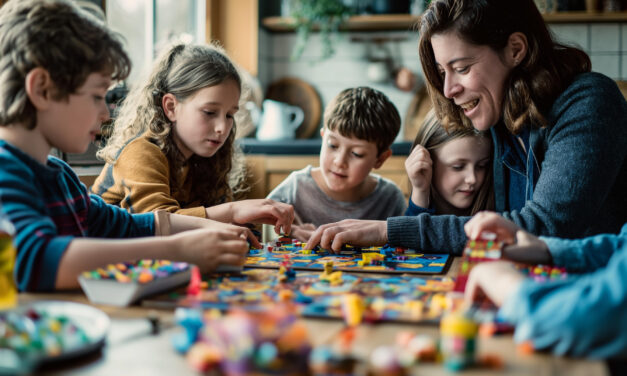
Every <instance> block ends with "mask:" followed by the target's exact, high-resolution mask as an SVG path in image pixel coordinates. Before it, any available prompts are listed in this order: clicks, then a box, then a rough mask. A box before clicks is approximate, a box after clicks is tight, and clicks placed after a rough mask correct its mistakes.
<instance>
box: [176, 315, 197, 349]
mask: <svg viewBox="0 0 627 376" xmlns="http://www.w3.org/2000/svg"><path fill="white" fill-rule="evenodd" d="M174 318H175V320H176V322H177V324H179V325H181V326H182V327H183V329H184V330H185V332H183V333H178V334H177V335H175V336H174V337H173V338H172V345H173V346H174V349H176V351H178V352H180V353H183V354H184V353H186V352H187V351H188V350H189V349H190V347H192V345H193V344H194V342H196V340H197V339H198V334H199V332H200V329H202V327H203V321H202V312H201V311H200V310H198V309H191V308H177V309H176V311H174Z"/></svg>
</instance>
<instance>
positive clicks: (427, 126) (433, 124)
mask: <svg viewBox="0 0 627 376" xmlns="http://www.w3.org/2000/svg"><path fill="white" fill-rule="evenodd" d="M464 137H476V138H478V139H480V140H481V141H482V142H487V143H489V144H490V145H492V138H491V136H490V133H489V132H480V131H477V130H476V129H474V128H472V127H471V128H470V129H468V128H462V129H454V130H450V131H447V130H446V129H444V127H442V125H441V124H440V122H439V121H438V118H437V117H436V115H435V111H434V110H433V109H431V110H429V112H428V113H427V115H426V116H425V120H424V122H423V123H422V124H421V126H420V128H418V133H416V138H415V139H414V143H413V144H412V146H411V149H412V150H414V148H415V147H416V145H422V146H423V147H424V148H425V149H427V150H428V151H429V153H430V154H431V155H432V156H433V151H434V150H436V149H439V148H441V147H442V146H444V144H446V143H448V142H451V141H453V140H457V139H460V138H464ZM490 157H491V158H492V153H490ZM432 158H433V157H432ZM490 160H491V159H490ZM442 200H444V199H443V198H442V197H441V196H440V195H439V194H438V191H437V190H436V189H435V187H434V186H433V182H432V183H431V202H436V201H442ZM481 210H494V189H492V165H490V166H488V169H487V172H486V177H485V180H484V181H483V184H482V185H481V187H480V188H479V192H478V193H477V197H475V200H474V202H473V203H472V205H471V206H470V208H469V210H468V212H467V213H463V214H464V215H475V214H476V213H478V212H479V211H481ZM438 214H444V213H438ZM446 214H450V213H446Z"/></svg>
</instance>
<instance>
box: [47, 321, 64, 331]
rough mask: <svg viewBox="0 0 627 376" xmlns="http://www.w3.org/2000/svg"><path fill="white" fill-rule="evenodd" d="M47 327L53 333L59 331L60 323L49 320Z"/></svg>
mask: <svg viewBox="0 0 627 376" xmlns="http://www.w3.org/2000/svg"><path fill="white" fill-rule="evenodd" d="M48 327H49V328H50V331H51V332H53V333H59V332H60V331H61V323H60V322H59V321H58V320H50V323H49V324H48Z"/></svg>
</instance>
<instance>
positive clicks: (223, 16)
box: [205, 0, 259, 76]
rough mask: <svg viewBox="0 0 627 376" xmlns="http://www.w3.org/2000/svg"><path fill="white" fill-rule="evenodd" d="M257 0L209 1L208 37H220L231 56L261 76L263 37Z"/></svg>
mask: <svg viewBox="0 0 627 376" xmlns="http://www.w3.org/2000/svg"><path fill="white" fill-rule="evenodd" d="M258 6H259V2H258V1H257V0H206V11H207V16H206V20H207V23H206V30H205V31H206V39H207V41H212V40H218V41H220V43H221V44H222V46H224V49H225V50H226V51H227V53H228V54H229V56H230V57H231V58H232V59H233V60H235V62H237V63H238V64H239V65H240V66H241V67H242V68H244V69H245V70H246V71H248V73H250V74H251V75H253V76H256V75H257V72H258V65H257V63H258V62H257V60H258V59H257V55H258V38H259V15H258V14H259V12H258Z"/></svg>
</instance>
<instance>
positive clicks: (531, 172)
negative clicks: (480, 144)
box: [490, 123, 539, 211]
mask: <svg viewBox="0 0 627 376" xmlns="http://www.w3.org/2000/svg"><path fill="white" fill-rule="evenodd" d="M490 131H491V132H492V137H493V138H497V137H501V138H502V142H501V143H495V148H496V149H497V150H495V152H494V154H495V155H499V156H500V157H499V158H498V159H496V160H495V162H494V163H495V164H496V165H497V166H498V165H499V164H500V165H502V167H501V168H502V170H503V173H504V174H503V180H504V181H506V182H507V185H508V186H509V189H508V192H507V198H506V199H505V201H506V202H507V206H506V207H504V208H503V210H502V211H505V210H507V211H509V210H520V209H522V208H523V207H524V206H525V203H526V202H527V200H531V198H532V197H533V187H534V186H535V184H536V182H537V181H538V177H539V174H538V173H537V170H538V169H534V164H536V163H537V161H536V160H535V157H534V155H533V152H529V150H530V149H529V134H530V132H529V129H528V128H523V130H522V132H521V133H520V134H519V135H518V136H515V135H513V134H511V133H509V131H507V130H506V129H505V125H504V124H503V123H500V124H498V125H497V126H495V127H492V128H491V130H490ZM519 137H520V140H522V142H523V144H524V145H525V146H524V148H523V147H522V145H521V144H520V142H519Z"/></svg>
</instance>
